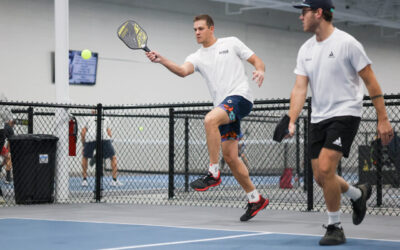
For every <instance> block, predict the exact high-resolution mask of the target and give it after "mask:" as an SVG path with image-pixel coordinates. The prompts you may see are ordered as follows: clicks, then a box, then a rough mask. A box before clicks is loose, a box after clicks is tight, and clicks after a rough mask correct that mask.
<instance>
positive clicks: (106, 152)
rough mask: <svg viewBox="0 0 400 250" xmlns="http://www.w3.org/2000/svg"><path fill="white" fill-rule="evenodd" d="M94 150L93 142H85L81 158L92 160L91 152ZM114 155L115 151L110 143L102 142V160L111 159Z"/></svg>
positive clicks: (107, 141)
mask: <svg viewBox="0 0 400 250" xmlns="http://www.w3.org/2000/svg"><path fill="white" fill-rule="evenodd" d="M95 149H96V142H95V141H90V142H85V145H84V146H83V157H85V158H93V152H94V150H95ZM114 155H115V150H114V147H113V146H112V144H111V141H110V140H104V141H103V158H104V159H107V158H111V157H113V156H114Z"/></svg>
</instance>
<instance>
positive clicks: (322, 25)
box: [289, 0, 393, 245]
mask: <svg viewBox="0 0 400 250" xmlns="http://www.w3.org/2000/svg"><path fill="white" fill-rule="evenodd" d="M294 7H295V8H299V9H302V13H301V15H300V20H301V21H302V23H303V29H304V31H306V32H311V33H313V34H314V36H312V37H311V38H310V39H309V40H307V41H306V42H305V43H304V44H303V46H302V47H301V48H300V50H299V53H298V57H297V65H296V68H295V70H294V72H295V74H296V82H295V85H294V88H293V90H292V93H291V98H290V110H289V116H290V123H289V136H293V134H294V132H295V121H296V120H297V118H298V116H299V114H300V112H301V110H302V108H303V106H304V102H305V99H306V96H307V88H308V83H310V89H311V92H312V113H311V125H310V130H311V133H310V138H309V143H310V145H311V152H310V157H311V163H312V168H313V173H314V179H315V181H316V182H317V183H318V185H319V186H320V187H321V188H322V189H323V193H324V198H325V203H326V207H327V210H328V217H329V221H328V226H326V229H327V231H326V234H325V236H324V237H323V238H322V239H321V240H320V242H319V244H320V245H338V244H343V243H345V242H346V238H345V236H344V232H343V228H342V227H341V225H340V200H341V194H344V195H345V196H346V197H348V198H350V199H351V203H352V206H353V224H355V225H358V224H360V223H361V222H362V220H363V219H364V216H365V213H366V210H367V205H366V204H367V200H368V199H369V197H370V195H371V186H370V185H369V184H358V185H356V186H351V185H349V184H348V183H347V182H346V181H345V180H344V179H343V178H342V177H340V176H338V175H337V174H336V168H337V166H338V164H339V161H340V160H341V158H342V156H344V157H348V156H349V152H350V148H351V144H352V142H353V140H354V137H355V135H356V134H357V130H358V126H359V124H360V120H361V111H362V101H363V96H364V92H363V86H362V84H361V79H360V77H361V78H362V80H363V81H364V84H365V86H366V88H367V90H368V92H369V95H370V96H371V100H372V103H373V104H374V107H375V109H376V112H377V118H378V128H377V131H378V136H379V137H380V138H381V140H382V144H384V145H386V144H388V143H389V141H390V140H391V138H392V137H393V129H392V127H391V125H390V122H389V119H388V116H387V113H386V109H385V103H384V100H383V95H382V91H381V88H380V86H379V84H378V81H377V80H376V78H375V74H374V72H373V71H372V68H371V61H370V60H369V58H368V57H367V55H366V53H365V51H364V48H363V46H362V45H361V44H360V43H359V42H358V41H357V40H356V39H355V38H354V37H352V36H351V35H349V34H348V33H346V32H344V31H341V30H339V29H337V28H335V27H334V26H333V25H332V17H333V11H334V6H333V4H332V1H331V0H304V1H303V2H302V3H299V4H295V5H294Z"/></svg>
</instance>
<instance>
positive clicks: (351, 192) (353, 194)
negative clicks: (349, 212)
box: [344, 185, 362, 201]
mask: <svg viewBox="0 0 400 250" xmlns="http://www.w3.org/2000/svg"><path fill="white" fill-rule="evenodd" d="M344 195H345V196H346V197H348V198H350V199H352V200H353V201H356V200H358V198H360V197H361V195H362V193H361V189H359V188H356V187H354V186H351V185H349V189H348V190H347V191H346V192H345V193H344Z"/></svg>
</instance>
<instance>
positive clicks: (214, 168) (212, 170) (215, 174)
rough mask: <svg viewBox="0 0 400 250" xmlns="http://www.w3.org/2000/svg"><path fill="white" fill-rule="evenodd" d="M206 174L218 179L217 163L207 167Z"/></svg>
mask: <svg viewBox="0 0 400 250" xmlns="http://www.w3.org/2000/svg"><path fill="white" fill-rule="evenodd" d="M208 172H210V173H211V174H212V176H213V177H214V178H218V177H219V165H218V163H217V164H212V163H210V166H209V167H208Z"/></svg>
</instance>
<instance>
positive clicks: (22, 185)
mask: <svg viewBox="0 0 400 250" xmlns="http://www.w3.org/2000/svg"><path fill="white" fill-rule="evenodd" d="M9 140H10V150H11V152H10V153H11V162H12V166H13V167H12V170H13V176H14V192H15V202H16V203H17V204H34V203H52V202H53V201H54V195H53V193H54V173H55V165H56V151H57V141H58V138H57V137H55V136H53V135H43V134H25V135H15V136H12V137H11V138H10V139H9Z"/></svg>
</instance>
